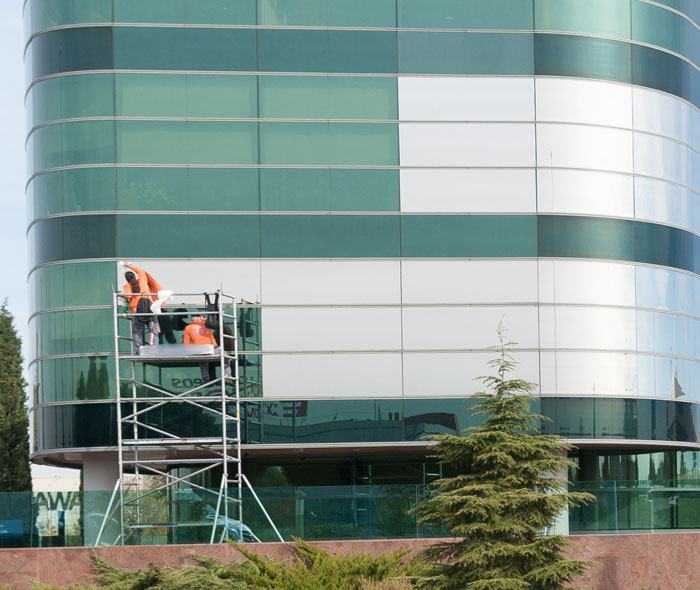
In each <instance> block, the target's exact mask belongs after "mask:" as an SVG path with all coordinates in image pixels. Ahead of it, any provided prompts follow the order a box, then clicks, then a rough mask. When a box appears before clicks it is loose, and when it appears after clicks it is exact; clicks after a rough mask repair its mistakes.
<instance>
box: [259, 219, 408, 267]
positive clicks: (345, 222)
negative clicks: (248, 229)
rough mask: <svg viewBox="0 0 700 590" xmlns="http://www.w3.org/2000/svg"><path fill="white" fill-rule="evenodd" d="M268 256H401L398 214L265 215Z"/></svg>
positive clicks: (264, 248)
mask: <svg viewBox="0 0 700 590" xmlns="http://www.w3.org/2000/svg"><path fill="white" fill-rule="evenodd" d="M261 217H262V219H261V227H262V256H263V257H265V258H268V257H269V258H295V257H299V258H329V257H331V258H335V257H342V258H345V257H350V258H355V257H375V256H378V257H384V256H398V255H399V218H398V216H394V215H391V216H389V215H372V216H370V215H263V216H261Z"/></svg>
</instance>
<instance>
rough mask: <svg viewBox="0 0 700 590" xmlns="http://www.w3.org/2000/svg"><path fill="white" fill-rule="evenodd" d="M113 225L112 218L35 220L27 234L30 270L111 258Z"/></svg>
mask: <svg viewBox="0 0 700 590" xmlns="http://www.w3.org/2000/svg"><path fill="white" fill-rule="evenodd" d="M114 225H115V221H114V215H76V216H69V217H58V218H51V219H44V220H41V221H37V222H36V223H34V224H33V225H32V226H31V227H30V228H29V231H28V232H27V238H28V241H29V260H30V261H29V264H30V267H31V266H34V265H36V264H42V263H44V262H56V261H60V260H78V259H84V258H113V257H114V253H115V252H114V249H115V242H114ZM134 258H135V257H134Z"/></svg>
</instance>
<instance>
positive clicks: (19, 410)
mask: <svg viewBox="0 0 700 590" xmlns="http://www.w3.org/2000/svg"><path fill="white" fill-rule="evenodd" d="M26 385H27V384H26V382H25V381H24V378H23V377H22V343H21V340H20V338H19V336H18V335H17V332H16V331H15V327H14V325H13V317H12V314H11V313H10V311H9V310H8V309H7V301H5V302H4V303H3V304H2V306H0V492H23V491H30V490H31V489H32V475H31V470H30V468H29V417H28V414H27V408H26V407H25V405H24V402H25V399H26V397H25V392H24V388H25V387H26Z"/></svg>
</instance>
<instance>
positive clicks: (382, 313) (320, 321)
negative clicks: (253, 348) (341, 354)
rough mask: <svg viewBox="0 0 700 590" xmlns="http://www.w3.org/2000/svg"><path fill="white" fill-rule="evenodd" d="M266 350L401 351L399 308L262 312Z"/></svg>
mask: <svg viewBox="0 0 700 590" xmlns="http://www.w3.org/2000/svg"><path fill="white" fill-rule="evenodd" d="M262 345H263V350H266V351H270V350H273V351H289V352H293V351H324V352H325V351H338V350H398V349H400V348H401V310H400V308H399V307H393V308H392V307H349V308H348V307H345V308H343V307H333V308H329V307H319V308H311V309H310V308H278V307H273V308H270V307H264V308H263V310H262Z"/></svg>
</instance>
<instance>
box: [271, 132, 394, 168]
mask: <svg viewBox="0 0 700 590" xmlns="http://www.w3.org/2000/svg"><path fill="white" fill-rule="evenodd" d="M398 151H399V141H398V126H397V125H395V124H376V123H375V124H373V123H261V124H260V162H261V163H262V164H273V165H274V164H297V165H305V164H310V165H313V164H317V165H330V166H333V165H356V166H362V165H371V166H395V165H397V164H398V157H399V154H398Z"/></svg>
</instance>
